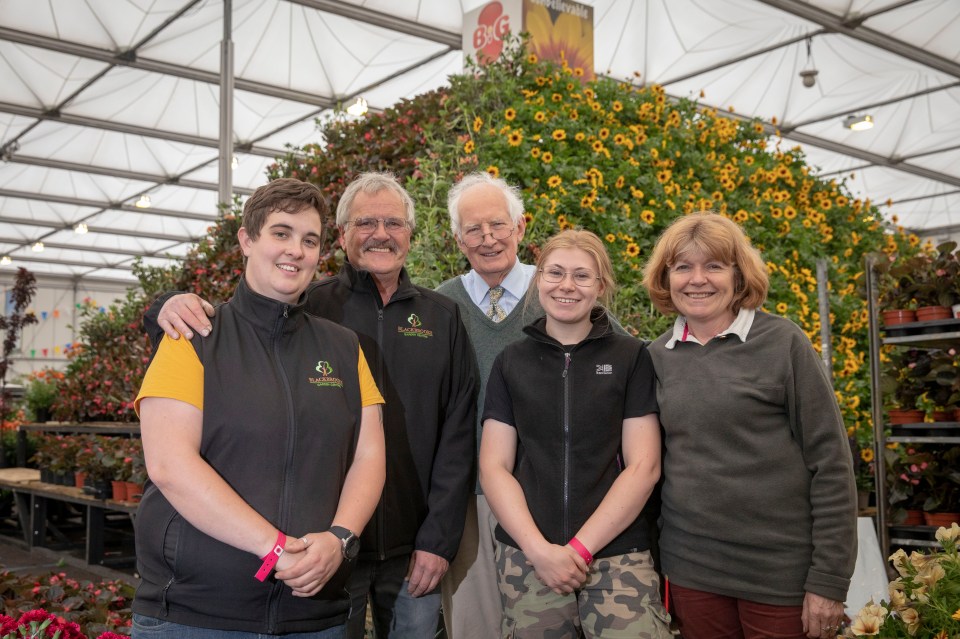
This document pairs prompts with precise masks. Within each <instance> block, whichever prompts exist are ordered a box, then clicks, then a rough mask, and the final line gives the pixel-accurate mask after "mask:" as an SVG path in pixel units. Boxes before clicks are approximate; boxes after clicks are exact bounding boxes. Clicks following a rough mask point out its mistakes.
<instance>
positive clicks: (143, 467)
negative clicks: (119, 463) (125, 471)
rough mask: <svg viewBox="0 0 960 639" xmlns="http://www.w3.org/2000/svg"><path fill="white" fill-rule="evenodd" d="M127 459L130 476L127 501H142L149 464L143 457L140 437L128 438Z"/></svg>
mask: <svg viewBox="0 0 960 639" xmlns="http://www.w3.org/2000/svg"><path fill="white" fill-rule="evenodd" d="M127 442H128V443H127V450H126V453H127V459H126V460H125V461H127V460H129V465H130V476H129V478H128V479H127V501H140V498H141V497H142V496H143V485H144V484H145V483H146V481H147V464H146V461H145V460H144V458H143V442H142V441H141V440H140V439H139V438H131V439H129V440H127Z"/></svg>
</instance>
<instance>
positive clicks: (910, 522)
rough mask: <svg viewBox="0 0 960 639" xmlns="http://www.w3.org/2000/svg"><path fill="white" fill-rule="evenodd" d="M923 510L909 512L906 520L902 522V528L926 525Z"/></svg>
mask: <svg viewBox="0 0 960 639" xmlns="http://www.w3.org/2000/svg"><path fill="white" fill-rule="evenodd" d="M925 514H926V513H924V512H923V511H922V510H908V511H907V516H906V518H905V519H904V520H903V521H901V522H900V525H901V526H922V525H923V523H924V519H923V516H924V515H925Z"/></svg>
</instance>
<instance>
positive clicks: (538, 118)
mask: <svg viewBox="0 0 960 639" xmlns="http://www.w3.org/2000/svg"><path fill="white" fill-rule="evenodd" d="M533 119H534V120H536V121H537V122H546V121H547V115H546V114H545V113H544V112H543V111H537V112H536V113H534V114H533Z"/></svg>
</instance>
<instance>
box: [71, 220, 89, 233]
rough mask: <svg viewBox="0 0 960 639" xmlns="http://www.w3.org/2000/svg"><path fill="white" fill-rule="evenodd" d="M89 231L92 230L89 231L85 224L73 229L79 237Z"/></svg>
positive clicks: (81, 223)
mask: <svg viewBox="0 0 960 639" xmlns="http://www.w3.org/2000/svg"><path fill="white" fill-rule="evenodd" d="M89 230H90V229H88V228H87V225H86V224H84V223H83V222H80V223H79V224H77V225H76V226H74V227H73V232H74V233H76V234H77V235H83V234H84V233H86V232H87V231H89Z"/></svg>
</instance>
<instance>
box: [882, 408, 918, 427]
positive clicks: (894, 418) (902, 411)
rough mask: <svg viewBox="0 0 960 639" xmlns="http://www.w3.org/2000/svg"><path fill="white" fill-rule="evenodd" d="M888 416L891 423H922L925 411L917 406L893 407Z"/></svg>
mask: <svg viewBox="0 0 960 639" xmlns="http://www.w3.org/2000/svg"><path fill="white" fill-rule="evenodd" d="M887 417H888V418H889V420H890V423H891V424H922V423H923V417H924V412H923V411H922V410H919V409H917V408H891V409H890V410H888V411H887Z"/></svg>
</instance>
